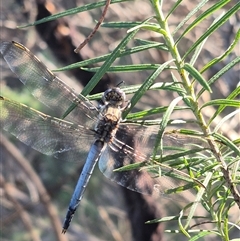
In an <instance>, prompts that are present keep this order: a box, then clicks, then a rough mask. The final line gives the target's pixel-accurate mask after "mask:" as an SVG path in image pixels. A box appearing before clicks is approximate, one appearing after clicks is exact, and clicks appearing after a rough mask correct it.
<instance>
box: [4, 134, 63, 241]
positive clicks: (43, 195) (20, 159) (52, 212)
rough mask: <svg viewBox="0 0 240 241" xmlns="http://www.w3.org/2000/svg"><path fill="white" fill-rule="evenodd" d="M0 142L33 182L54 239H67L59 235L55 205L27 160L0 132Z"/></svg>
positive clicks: (59, 225)
mask: <svg viewBox="0 0 240 241" xmlns="http://www.w3.org/2000/svg"><path fill="white" fill-rule="evenodd" d="M0 143H1V144H2V145H3V146H4V147H5V149H6V150H7V151H8V152H9V153H10V154H11V155H12V156H13V157H14V158H15V160H16V161H17V163H18V164H19V165H20V166H21V167H22V168H23V170H24V171H25V173H26V174H27V175H28V177H29V178H30V179H31V180H32V182H33V183H34V185H35V187H36V189H37V191H38V193H39V197H40V199H41V202H42V203H43V204H44V205H45V207H46V210H47V212H48V214H49V217H50V220H51V222H52V226H53V229H54V232H55V235H56V240H58V241H68V239H67V236H64V235H61V230H62V224H61V222H60V220H59V217H58V212H57V210H56V208H55V206H54V205H53V204H52V203H51V199H50V196H49V195H48V193H47V190H46V189H45V187H44V185H43V183H42V181H41V179H40V178H39V176H38V175H37V173H36V172H35V170H34V169H33V168H32V167H31V165H30V164H29V162H28V160H27V159H26V158H25V157H24V156H23V155H22V153H21V152H20V151H19V150H18V149H17V148H16V147H15V145H13V144H12V143H11V142H10V141H9V140H8V139H7V138H6V137H5V136H4V135H3V134H0Z"/></svg>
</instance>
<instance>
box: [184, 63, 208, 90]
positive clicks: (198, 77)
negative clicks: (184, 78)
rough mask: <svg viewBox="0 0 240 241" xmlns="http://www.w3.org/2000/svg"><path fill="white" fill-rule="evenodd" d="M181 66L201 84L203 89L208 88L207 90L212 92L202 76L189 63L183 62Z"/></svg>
mask: <svg viewBox="0 0 240 241" xmlns="http://www.w3.org/2000/svg"><path fill="white" fill-rule="evenodd" d="M183 68H184V69H185V70H187V72H188V73H189V74H191V75H192V76H193V77H194V78H195V79H196V80H197V81H198V82H199V84H200V85H202V86H203V88H204V89H205V90H208V91H209V92H212V90H211V88H210V86H209V84H208V82H207V81H206V80H205V79H204V78H203V76H202V75H201V74H200V73H199V72H198V71H197V70H196V69H195V68H194V67H193V66H192V65H190V64H188V63H186V64H184V66H183Z"/></svg>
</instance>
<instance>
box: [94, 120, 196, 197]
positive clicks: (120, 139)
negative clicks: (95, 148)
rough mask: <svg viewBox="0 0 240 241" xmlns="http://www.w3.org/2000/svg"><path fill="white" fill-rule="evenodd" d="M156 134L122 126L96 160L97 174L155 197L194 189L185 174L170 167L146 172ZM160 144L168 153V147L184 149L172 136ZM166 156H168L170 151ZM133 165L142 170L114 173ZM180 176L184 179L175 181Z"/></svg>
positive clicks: (156, 131) (146, 130) (154, 131)
mask: <svg viewBox="0 0 240 241" xmlns="http://www.w3.org/2000/svg"><path fill="white" fill-rule="evenodd" d="M133 133H134V134H133ZM157 133H158V127H153V126H149V127H146V126H139V125H131V124H130V125H121V126H120V127H119V129H118V131H117V134H116V138H114V139H113V141H112V142H111V143H110V144H109V147H108V148H107V149H106V150H105V151H104V152H103V154H102V156H101V158H100V160H99V168H100V170H101V171H102V172H103V174H104V175H105V176H106V177H108V178H109V179H111V180H113V181H115V182H117V183H118V184H120V185H122V186H124V187H126V188H128V189H130V190H133V191H136V192H140V193H143V194H150V195H152V194H154V193H157V194H158V195H159V194H161V195H164V194H166V193H167V190H170V189H175V188H177V187H179V186H184V185H186V184H189V182H190V183H192V186H193V185H194V184H195V183H194V181H193V180H191V178H190V177H189V176H188V175H187V174H185V173H183V172H181V171H178V170H175V169H173V168H171V167H169V166H166V165H162V166H159V171H156V170H157V169H156V168H154V169H153V168H148V166H149V165H150V164H153V163H152V162H151V161H152V160H151V155H152V152H153V148H154V145H155V142H156V137H157ZM184 141H187V139H185V140H184ZM163 143H164V144H163V145H164V146H165V148H166V149H168V148H167V146H169V147H171V146H174V145H175V146H177V147H178V146H180V145H182V146H184V142H183V141H182V142H181V141H180V140H178V139H177V138H174V136H173V135H168V134H166V135H165V136H164V137H163ZM167 152H168V153H169V151H167ZM166 154H167V153H166ZM134 163H141V168H138V169H132V170H128V171H120V172H115V171H114V170H115V169H117V168H120V167H124V166H126V165H128V164H134ZM180 175H184V176H183V178H180V179H177V178H176V177H180ZM186 177H188V182H185V181H184V179H186ZM176 195H177V196H179V195H178V194H175V193H173V194H172V196H176ZM168 196H171V195H168Z"/></svg>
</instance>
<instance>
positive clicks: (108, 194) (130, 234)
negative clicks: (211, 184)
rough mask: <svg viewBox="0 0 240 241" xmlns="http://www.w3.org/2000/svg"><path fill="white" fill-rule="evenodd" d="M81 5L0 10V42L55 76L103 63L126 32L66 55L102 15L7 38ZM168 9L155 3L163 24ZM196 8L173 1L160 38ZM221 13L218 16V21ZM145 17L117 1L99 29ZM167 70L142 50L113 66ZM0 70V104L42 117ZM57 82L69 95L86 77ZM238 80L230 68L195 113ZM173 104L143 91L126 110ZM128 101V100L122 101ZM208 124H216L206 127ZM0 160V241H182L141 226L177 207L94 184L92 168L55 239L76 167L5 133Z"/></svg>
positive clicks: (158, 57)
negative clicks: (78, 65) (14, 44)
mask: <svg viewBox="0 0 240 241" xmlns="http://www.w3.org/2000/svg"><path fill="white" fill-rule="evenodd" d="M214 2H217V0H216V1H210V3H209V4H210V5H212V4H214ZM87 3H89V2H88V1H74V0H68V1H62V0H55V1H51V0H49V1H45V0H8V1H4V2H3V1H2V2H1V8H0V11H1V12H0V16H1V17H0V18H1V30H0V33H1V41H11V40H14V41H18V42H20V43H22V44H23V45H25V46H26V47H27V48H28V49H30V50H31V51H32V52H33V53H34V54H35V55H36V56H37V57H38V58H39V59H41V61H43V63H44V64H45V65H46V66H48V68H49V69H57V68H60V67H63V66H66V65H69V64H72V63H75V62H78V61H81V60H85V59H89V58H93V57H97V56H100V55H103V54H107V53H109V52H111V51H112V50H113V49H114V48H115V47H116V46H117V45H118V43H119V41H120V40H121V39H122V38H123V36H125V35H126V32H127V29H111V28H100V29H99V30H98V32H97V33H96V34H95V36H94V37H93V39H91V41H90V42H89V43H88V44H87V45H86V46H85V47H84V48H83V49H82V50H81V51H80V54H75V53H74V51H73V50H74V49H75V47H76V46H77V45H78V44H79V43H81V42H82V41H83V40H84V39H85V37H86V36H87V35H88V34H89V33H90V32H91V31H92V29H93V28H94V26H95V24H96V22H95V21H96V20H98V19H99V17H100V15H101V11H102V9H103V8H101V9H95V10H91V11H86V12H83V13H78V14H75V15H72V16H68V17H64V18H62V19H59V20H57V21H52V22H48V23H45V24H41V25H38V26H35V27H34V26H33V27H28V28H23V29H20V28H17V26H21V25H25V24H27V23H32V22H34V21H35V20H36V19H40V18H43V17H46V16H49V15H50V14H54V13H57V12H61V11H64V10H66V9H70V8H73V7H77V6H81V5H84V4H87ZM174 3H175V1H173V0H169V1H164V2H163V9H164V13H165V14H167V13H168V11H169V9H171V7H172V6H173V4H174ZM198 3H199V1H190V0H184V1H182V3H181V5H180V7H178V8H177V9H176V10H175V11H174V13H173V14H172V15H171V16H170V17H169V19H168V21H169V27H170V30H172V31H173V30H174V29H175V28H176V26H177V25H178V23H179V22H180V21H181V20H182V19H184V17H185V16H186V15H187V14H188V13H189V12H190V11H191V10H192V9H193V8H194V7H196V5H197V4H198ZM236 3H237V0H236V1H229V3H228V4H227V5H226V6H225V8H224V9H225V10H228V9H230V8H231V7H232V6H233V5H234V4H236ZM210 5H208V4H207V5H205V7H204V8H203V9H201V11H200V12H203V11H204V10H206V9H207V8H208V7H209V6H210ZM221 11H222V10H219V14H220V13H221ZM152 15H153V11H152V8H151V5H150V4H149V2H148V1H142V0H139V1H127V2H123V3H116V4H111V5H110V7H109V9H108V12H107V15H106V18H105V22H114V21H143V20H144V19H147V18H148V17H150V16H152ZM239 19H240V13H239V12H238V13H237V14H236V15H234V16H233V17H232V18H231V19H230V21H228V22H226V23H225V24H224V25H223V26H222V27H221V28H220V29H219V30H218V31H217V32H215V33H214V34H212V35H211V36H210V37H209V39H208V40H207V42H206V44H205V45H204V48H203V50H202V52H201V54H200V56H199V58H198V60H197V62H196V64H195V68H196V69H198V70H200V69H201V68H202V67H203V66H204V65H205V64H206V63H207V62H209V61H210V60H211V59H213V58H214V57H217V56H219V55H220V54H221V53H222V52H224V51H225V50H226V49H227V48H228V46H229V45H230V43H231V42H232V41H233V39H234V37H235V35H236V32H237V30H238V29H239V26H240V22H239V21H240V20H239ZM213 20H214V16H211V17H209V18H207V19H206V20H204V21H203V23H201V24H200V25H199V26H198V27H197V28H195V29H193V30H192V31H191V32H190V33H189V34H188V35H187V36H185V37H184V39H183V40H181V43H180V44H179V46H180V47H179V49H180V54H181V55H183V54H184V52H185V51H186V50H187V49H188V48H189V47H190V46H191V45H192V44H193V43H194V42H195V41H196V40H197V39H198V38H199V37H200V36H201V35H202V34H203V33H204V32H205V31H206V29H207V28H208V27H209V26H210V24H211V23H212V22H213ZM136 37H137V38H140V39H145V40H150V41H151V40H152V41H156V42H161V41H162V39H161V36H159V35H158V34H156V33H152V32H148V31H143V30H142V31H139V32H138V34H137V36H136ZM176 38H177V36H176ZM134 45H135V44H134V41H131V42H130V43H129V45H128V47H132V46H134ZM239 54H240V46H239V45H238V47H236V48H235V49H234V51H233V52H232V54H231V55H230V56H229V57H228V58H226V59H224V60H223V61H221V62H220V63H219V64H217V65H215V66H214V67H213V68H211V69H209V70H208V71H206V72H205V73H204V77H205V79H209V78H211V77H212V76H213V75H214V74H215V73H217V72H218V71H219V70H220V69H221V68H223V67H224V66H225V65H226V64H227V63H228V62H230V61H231V60H232V59H233V58H235V57H236V56H239ZM168 60H169V54H168V52H166V51H162V50H158V51H157V50H156V49H152V50H148V51H145V52H144V53H143V52H141V53H136V54H134V55H131V56H130V57H129V56H127V57H122V58H120V59H118V60H117V61H116V64H118V65H121V64H132V63H134V64H138V63H139V64H140V63H150V64H155V63H164V62H166V61H168ZM0 64H1V72H0V73H1V76H0V78H1V82H0V88H1V95H3V96H5V97H9V98H11V99H14V100H16V101H18V102H21V103H25V104H27V105H29V106H31V107H33V108H35V109H38V110H41V111H45V108H44V107H43V106H41V104H40V103H38V102H37V101H36V100H34V98H33V97H31V95H30V94H29V93H28V92H27V90H26V89H25V88H24V86H23V85H22V83H21V82H20V81H19V80H17V78H16V77H15V76H14V74H13V73H12V72H11V70H10V69H9V67H8V66H7V64H6V62H5V61H4V60H3V59H2V58H1V63H0ZM150 73H151V71H141V72H134V73H132V72H128V73H110V74H107V75H105V76H104V77H103V79H102V80H101V82H100V84H99V85H98V86H96V88H95V89H94V90H93V92H92V93H98V92H103V91H104V90H106V89H107V88H109V87H111V86H116V85H118V84H119V83H121V82H122V81H124V85H126V86H128V85H133V84H141V83H143V81H144V80H145V79H146V78H147V77H148V76H149V74H150ZM57 75H58V76H59V77H60V78H61V79H62V80H64V82H66V83H67V84H68V85H70V86H71V87H73V88H74V89H75V90H76V92H77V93H80V92H81V90H82V88H83V86H85V85H86V84H87V83H88V81H89V79H90V78H91V77H92V75H93V73H90V72H86V71H82V70H79V69H74V70H71V71H64V72H60V73H57ZM239 76H240V68H239V65H237V66H235V67H234V68H233V69H231V70H230V71H228V72H227V73H226V74H225V75H224V76H222V77H221V79H219V80H218V81H217V82H216V84H215V85H214V86H212V88H213V93H212V94H210V93H207V92H205V93H204V95H202V97H201V100H200V103H204V102H205V101H208V100H209V99H216V98H224V97H226V96H228V95H229V93H230V92H231V91H232V90H233V89H234V88H236V86H237V85H238V84H239ZM169 81H172V77H171V72H170V71H164V72H162V73H161V75H160V76H159V82H169ZM176 96H177V95H176V94H175V93H172V92H167V91H161V90H159V91H148V92H147V94H146V95H144V97H143V98H141V100H140V101H139V103H138V104H137V105H136V107H135V109H134V110H135V111H137V110H145V109H149V108H153V107H157V106H168V105H169V103H170V102H171V100H172V99H173V98H175V97H176ZM129 98H131V96H128V99H129ZM212 113H213V110H211V108H209V109H208V111H206V112H205V113H204V114H205V115H206V117H210V116H211V115H212ZM226 114H227V112H226V113H223V116H224V115H226ZM181 115H182V112H181V113H177V112H176V113H175V112H174V115H173V118H174V117H175V118H181V117H182V116H181ZM238 117H239V116H238ZM238 117H236V118H235V119H234V120H232V123H228V125H225V126H224V128H223V129H222V132H223V134H224V135H226V136H227V137H228V138H230V139H236V138H237V137H238V136H239V119H238ZM160 118H161V116H160V115H159V116H158V115H156V119H160ZM184 118H186V119H191V118H192V114H191V113H190V112H186V114H185V113H184ZM218 121H219V120H218V119H217V120H216V124H217V122H218ZM0 154H1V174H2V175H1V180H0V181H1V182H0V183H1V187H0V188H1V201H0V205H1V212H0V221H1V224H0V227H1V229H0V237H2V240H14V241H18V240H19V241H20V240H34V241H35V240H44V241H47V240H51V241H53V240H60V241H63V240H64V241H65V240H73V241H75V240H81V241H85V240H86V241H95V240H108V241H112V240H113V241H120V240H129V241H131V240H138V241H141V240H142V241H145V240H146V241H147V240H175V239H176V237H177V238H178V240H187V238H186V237H185V236H183V235H181V236H175V234H168V235H167V234H163V229H165V228H166V227H164V226H162V225H158V224H152V225H145V224H144V222H146V221H148V220H151V219H154V218H160V217H161V216H162V215H164V214H165V213H168V214H169V215H171V212H174V211H176V210H179V207H178V204H177V202H175V203H174V202H173V203H172V204H171V206H170V202H169V201H168V200H167V201H166V200H163V199H155V198H152V197H147V196H142V195H140V194H137V193H133V192H131V191H128V190H125V189H124V188H121V187H120V186H118V185H116V184H114V183H112V182H111V181H109V180H107V179H106V178H105V177H103V175H102V174H101V173H100V171H99V170H98V168H95V171H94V174H93V175H92V178H91V180H90V183H89V185H88V187H87V190H86V192H85V195H84V197H83V200H82V202H81V205H80V207H79V209H78V210H77V212H76V214H75V216H74V220H73V222H72V223H71V228H70V229H69V231H68V233H67V234H66V235H58V233H61V224H62V222H63V220H64V217H65V213H66V211H67V207H68V204H69V201H70V197H71V195H72V192H73V188H74V187H75V184H76V181H77V179H78V176H79V174H80V173H81V169H82V164H83V163H81V162H76V163H69V162H67V161H66V162H61V163H59V161H58V160H55V159H54V158H52V157H48V156H45V155H42V154H40V153H38V152H36V151H34V150H33V149H31V148H29V147H27V146H26V145H24V144H22V143H21V142H19V141H18V140H16V138H14V137H12V136H10V135H9V134H8V133H6V132H2V136H1V149H0ZM28 164H30V166H28ZM31 168H32V169H31ZM29 173H31V175H29ZM38 178H39V179H38ZM39 181H41V182H42V183H39ZM45 191H46V192H45ZM48 198H49V199H48ZM199 214H201V211H200V213H199ZM232 215H239V210H238V209H237V208H235V207H233V211H232ZM236 218H237V216H236ZM173 225H174V224H173ZM58 229H59V230H58ZM233 236H234V234H233ZM181 238H182V239H181ZM203 240H209V241H210V240H217V238H216V237H215V236H214V237H211V236H207V238H205V239H203Z"/></svg>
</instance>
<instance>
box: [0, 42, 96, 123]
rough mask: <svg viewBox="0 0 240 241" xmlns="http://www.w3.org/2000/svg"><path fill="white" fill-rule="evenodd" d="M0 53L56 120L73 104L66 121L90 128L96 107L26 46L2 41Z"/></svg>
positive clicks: (93, 120)
mask: <svg viewBox="0 0 240 241" xmlns="http://www.w3.org/2000/svg"><path fill="white" fill-rule="evenodd" d="M0 52H1V53H2V55H3V57H4V59H5V60H6V62H7V63H8V65H9V67H10V68H11V70H12V71H13V72H14V73H15V74H16V75H17V76H18V78H19V79H20V80H21V82H22V83H23V84H24V85H25V86H26V87H27V88H28V90H29V91H30V93H32V95H33V96H35V97H36V98H37V99H38V100H39V101H41V102H42V103H43V104H44V105H46V106H48V107H49V108H51V109H52V110H53V111H54V113H55V114H56V115H55V116H56V117H58V118H61V117H62V116H63V114H64V113H65V112H66V111H67V110H68V108H69V107H70V106H71V105H72V104H76V105H77V106H76V108H75V109H74V110H73V111H72V112H71V113H70V114H69V115H68V116H67V117H66V118H65V119H66V120H70V121H75V122H77V123H81V124H82V123H84V125H86V126H88V127H92V126H93V124H94V122H95V120H96V119H95V118H96V117H97V115H98V110H97V108H96V107H95V106H94V105H93V104H92V103H91V102H89V101H88V100H87V99H86V98H85V97H84V96H81V95H80V96H78V95H77V94H76V93H75V92H74V91H73V89H72V88H70V87H69V86H67V85H66V84H65V83H64V82H63V81H62V80H60V79H59V78H58V77H57V76H56V75H54V74H53V73H52V72H51V71H50V70H48V69H47V67H46V66H45V65H44V64H43V63H42V62H41V61H40V60H39V59H38V58H37V57H36V56H34V55H33V54H32V53H31V52H30V51H29V50H28V49H27V48H26V47H25V46H23V45H21V44H19V43H16V42H1V43H0Z"/></svg>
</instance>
